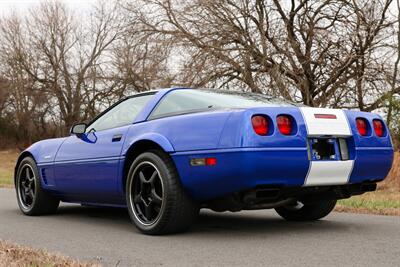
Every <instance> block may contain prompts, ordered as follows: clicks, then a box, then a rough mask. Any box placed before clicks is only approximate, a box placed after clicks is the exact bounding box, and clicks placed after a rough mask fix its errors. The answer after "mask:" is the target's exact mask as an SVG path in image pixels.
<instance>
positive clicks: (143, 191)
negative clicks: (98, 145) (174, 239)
mask: <svg viewBox="0 0 400 267" xmlns="http://www.w3.org/2000/svg"><path fill="white" fill-rule="evenodd" d="M126 201H127V206H128V211H129V215H130V217H131V219H132V222H133V223H134V224H135V226H136V227H137V228H138V229H139V230H140V231H141V232H143V233H145V234H151V235H157V234H167V233H174V232H181V231H184V230H186V229H187V228H189V227H190V225H191V224H192V223H193V222H194V220H195V218H196V217H197V215H198V212H199V209H198V206H197V205H196V203H195V202H194V201H192V200H191V199H190V197H189V196H187V194H186V192H185V191H184V189H183V188H182V186H181V184H180V179H179V176H178V173H177V171H176V169H175V166H174V165H173V162H172V160H171V159H170V158H169V156H168V155H166V154H165V153H164V152H162V151H158V150H153V151H149V152H146V153H143V154H141V155H139V156H138V157H137V158H136V160H135V161H134V162H133V163H132V165H131V167H130V170H129V173H128V177H127V182H126Z"/></svg>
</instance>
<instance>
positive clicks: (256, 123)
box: [251, 115, 269, 135]
mask: <svg viewBox="0 0 400 267" xmlns="http://www.w3.org/2000/svg"><path fill="white" fill-rule="evenodd" d="M251 123H252V124H253V129H254V131H255V132H256V134H258V135H267V134H268V129H269V128H268V120H267V118H266V117H264V116H261V115H256V116H253V117H252V118H251Z"/></svg>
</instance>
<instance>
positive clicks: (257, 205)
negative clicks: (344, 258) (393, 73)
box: [15, 88, 393, 235]
mask: <svg viewBox="0 0 400 267" xmlns="http://www.w3.org/2000/svg"><path fill="white" fill-rule="evenodd" d="M70 132H71V135H70V136H68V137H65V138H57V139H48V140H43V141H40V142H37V143H35V144H33V145H32V146H30V147H29V148H28V149H26V150H25V151H23V152H22V153H21V155H20V156H19V158H18V160H17V163H16V167H15V188H16V194H17V200H18V205H19V208H20V210H21V211H22V213H23V214H25V215H31V216H34V215H44V214H51V213H55V212H56V210H57V208H58V206H59V203H60V201H62V202H71V203H80V204H82V205H94V206H115V207H125V208H127V210H128V212H129V215H130V218H131V220H132V222H133V224H134V225H135V226H136V227H137V228H138V229H139V230H140V231H141V232H143V233H145V234H153V235H154V234H166V233H173V232H179V231H184V230H186V229H187V228H188V227H189V226H190V225H191V224H192V223H193V222H194V220H195V219H196V217H197V215H198V213H199V210H200V209H201V208H208V209H211V210H214V211H218V212H222V211H241V210H254V209H275V210H276V212H277V213H278V214H279V215H280V216H281V217H283V218H284V219H286V220H291V221H311V220H318V219H321V218H323V217H325V216H327V215H328V214H329V213H330V212H331V211H332V210H333V209H334V207H335V205H336V202H337V200H338V199H344V198H349V197H351V196H354V195H359V194H363V193H365V192H369V191H374V190H375V189H376V186H377V183H378V182H380V181H382V180H383V179H384V178H385V177H386V175H387V174H388V172H389V170H390V168H391V165H392V161H393V146H392V142H391V138H390V134H389V131H388V129H387V126H386V125H385V123H384V121H383V119H382V118H381V117H380V116H379V115H378V114H373V113H367V112H360V111H355V110H341V109H327V108H312V107H307V106H303V105H298V104H295V103H291V102H287V101H284V100H281V99H277V98H273V97H269V96H267V95H263V94H255V93H242V92H234V91H222V90H206V89H204V90H203V89H185V88H172V89H162V90H157V91H149V92H145V93H139V94H136V95H133V96H131V97H128V98H125V99H122V100H121V101H119V102H118V103H116V104H115V105H113V106H111V107H110V108H108V109H107V110H105V111H104V112H102V113H101V114H100V115H99V116H97V117H96V118H94V119H93V120H92V121H91V122H90V123H76V124H75V125H73V126H72V128H71V131H70Z"/></svg>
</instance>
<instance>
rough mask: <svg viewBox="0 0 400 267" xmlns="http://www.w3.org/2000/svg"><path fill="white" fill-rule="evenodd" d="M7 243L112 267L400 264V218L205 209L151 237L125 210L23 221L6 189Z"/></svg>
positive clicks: (2, 194) (69, 208) (1, 201)
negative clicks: (177, 229)
mask: <svg viewBox="0 0 400 267" xmlns="http://www.w3.org/2000/svg"><path fill="white" fill-rule="evenodd" d="M0 239H3V240H8V241H10V242H14V243H18V244H23V245H28V246H31V247H34V248H44V249H46V250H48V251H50V252H59V253H62V254H64V255H68V256H72V257H74V258H77V259H81V260H89V261H92V260H94V261H99V262H100V263H101V264H103V265H105V266H399V263H400V217H389V216H373V215H356V214H341V213H332V214H331V215H330V216H328V217H327V218H326V219H325V220H322V221H318V222H312V223H289V222H285V221H283V220H282V219H280V217H278V215H276V214H275V213H274V212H273V211H251V212H250V211H249V212H240V213H214V212H210V211H202V213H201V215H200V217H199V220H198V222H197V223H196V224H195V225H194V226H193V228H192V230H191V231H190V232H187V233H184V234H179V235H172V236H159V237H154V236H145V235H142V234H139V233H138V232H137V231H136V229H135V228H134V227H133V226H132V225H131V223H130V221H129V217H128V214H127V212H126V211H125V210H123V209H108V208H107V209H105V208H90V207H81V206H79V205H64V204H63V205H62V206H61V207H60V209H59V212H58V214H56V215H52V216H45V217H27V216H23V215H22V214H21V213H20V212H19V210H18V207H17V203H16V199H15V195H14V191H13V190H10V189H0Z"/></svg>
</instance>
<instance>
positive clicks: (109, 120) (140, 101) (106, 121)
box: [87, 94, 153, 132]
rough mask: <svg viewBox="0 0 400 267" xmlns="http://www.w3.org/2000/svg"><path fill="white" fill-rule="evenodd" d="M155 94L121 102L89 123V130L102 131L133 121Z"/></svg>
mask: <svg viewBox="0 0 400 267" xmlns="http://www.w3.org/2000/svg"><path fill="white" fill-rule="evenodd" d="M152 97H153V95H152V94H151V95H143V96H137V97H132V98H128V99H126V100H124V101H123V102H121V103H119V104H118V105H117V106H115V107H113V108H112V109H111V110H109V111H108V112H106V113H105V114H104V115H102V116H101V117H99V118H98V119H97V120H95V121H94V122H93V123H92V124H91V125H89V127H88V128H87V129H88V132H89V131H93V130H94V131H102V130H106V129H112V128H116V127H121V126H125V125H129V124H131V123H133V121H134V119H135V118H136V116H137V115H138V114H139V112H140V111H141V110H142V109H143V107H144V106H145V105H146V104H147V102H148V101H149V100H150V98H152Z"/></svg>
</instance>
